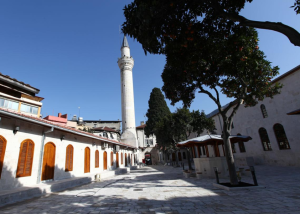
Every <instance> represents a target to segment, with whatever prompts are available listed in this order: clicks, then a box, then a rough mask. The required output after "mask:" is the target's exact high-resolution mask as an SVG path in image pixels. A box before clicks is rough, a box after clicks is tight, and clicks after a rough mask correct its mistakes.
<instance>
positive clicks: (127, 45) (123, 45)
mask: <svg viewBox="0 0 300 214" xmlns="http://www.w3.org/2000/svg"><path fill="white" fill-rule="evenodd" d="M124 47H128V48H129V44H128V41H127V38H126V36H125V35H124V38H123V43H122V47H121V48H124Z"/></svg>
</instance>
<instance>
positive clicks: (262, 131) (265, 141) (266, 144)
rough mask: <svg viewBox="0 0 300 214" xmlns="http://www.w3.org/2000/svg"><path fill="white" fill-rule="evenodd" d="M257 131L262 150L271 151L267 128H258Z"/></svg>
mask: <svg viewBox="0 0 300 214" xmlns="http://www.w3.org/2000/svg"><path fill="white" fill-rule="evenodd" d="M258 133H259V136H260V140H261V143H262V146H263V149H264V151H271V150H272V147H271V143H270V140H269V136H268V133H267V130H266V129H265V128H260V129H259V130H258Z"/></svg>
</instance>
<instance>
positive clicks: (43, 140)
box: [37, 126, 54, 184]
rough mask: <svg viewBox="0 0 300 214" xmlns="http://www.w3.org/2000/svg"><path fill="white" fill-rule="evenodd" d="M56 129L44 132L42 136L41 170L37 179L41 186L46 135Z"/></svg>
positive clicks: (39, 169) (52, 128)
mask: <svg viewBox="0 0 300 214" xmlns="http://www.w3.org/2000/svg"><path fill="white" fill-rule="evenodd" d="M53 130H54V127H53V126H52V127H51V129H50V130H48V131H45V132H43V134H42V142H41V152H40V162H39V168H38V177H37V183H38V184H39V183H40V182H41V177H42V176H41V175H42V173H41V171H42V163H43V154H44V144H45V138H46V134H47V133H49V132H53Z"/></svg>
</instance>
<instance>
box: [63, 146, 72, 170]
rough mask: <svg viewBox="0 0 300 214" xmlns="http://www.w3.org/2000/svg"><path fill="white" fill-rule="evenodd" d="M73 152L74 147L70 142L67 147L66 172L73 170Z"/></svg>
mask: <svg viewBox="0 0 300 214" xmlns="http://www.w3.org/2000/svg"><path fill="white" fill-rule="evenodd" d="M73 154H74V148H73V146H72V145H71V144H70V145H68V146H67V149H66V167H65V171H66V172H68V171H73Z"/></svg>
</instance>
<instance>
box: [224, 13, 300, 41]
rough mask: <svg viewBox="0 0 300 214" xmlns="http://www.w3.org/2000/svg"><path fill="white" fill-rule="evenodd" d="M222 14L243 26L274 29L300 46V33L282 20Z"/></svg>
mask: <svg viewBox="0 0 300 214" xmlns="http://www.w3.org/2000/svg"><path fill="white" fill-rule="evenodd" d="M220 15H221V16H222V17H223V18H225V19H230V20H232V21H235V22H239V23H240V25H242V26H248V27H254V28H259V29H266V30H273V31H277V32H279V33H281V34H283V35H285V36H286V37H287V38H288V39H289V40H290V42H291V43H292V44H294V45H295V46H299V47H300V33H299V32H298V31H297V30H295V29H294V28H292V27H290V26H288V25H285V24H282V23H281V22H261V21H253V20H249V19H246V18H245V17H243V16H241V15H237V14H229V13H226V12H224V11H223V12H221V13H220Z"/></svg>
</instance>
